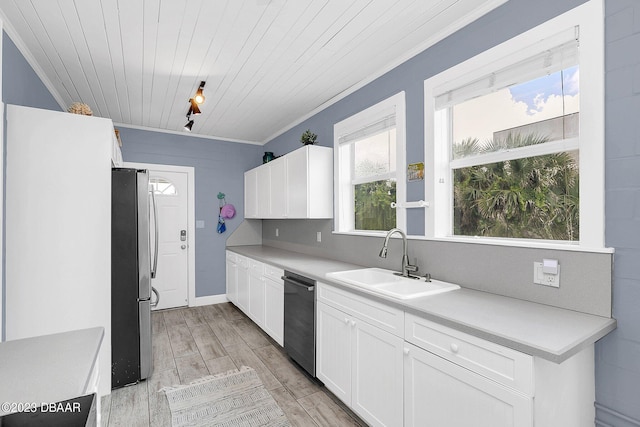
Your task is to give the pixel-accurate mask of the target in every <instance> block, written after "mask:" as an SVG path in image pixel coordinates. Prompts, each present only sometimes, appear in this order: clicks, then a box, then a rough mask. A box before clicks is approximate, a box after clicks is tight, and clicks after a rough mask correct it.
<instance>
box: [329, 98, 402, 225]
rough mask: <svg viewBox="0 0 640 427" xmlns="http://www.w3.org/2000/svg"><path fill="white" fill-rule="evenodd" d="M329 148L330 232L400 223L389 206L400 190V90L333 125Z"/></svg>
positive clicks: (400, 194)
mask: <svg viewBox="0 0 640 427" xmlns="http://www.w3.org/2000/svg"><path fill="white" fill-rule="evenodd" d="M334 146H335V148H334V150H335V156H336V161H335V164H336V165H337V167H336V175H337V176H336V180H335V181H336V192H335V194H336V195H337V197H336V215H335V218H336V231H342V232H379V231H386V230H389V229H391V228H394V227H397V226H404V215H403V214H400V213H399V212H397V210H396V208H393V207H392V203H393V202H398V201H401V200H403V194H404V178H403V177H404V166H403V164H404V163H403V162H404V94H403V93H401V94H399V95H396V96H394V97H391V98H389V99H387V100H385V101H382V102H380V103H378V104H376V105H374V106H373V107H371V108H369V109H367V110H365V111H363V112H361V113H358V114H356V115H354V116H351V117H349V118H348V119H346V120H344V121H342V122H340V123H337V124H336V125H335V128H334ZM399 162H401V163H399ZM400 175H402V177H401V176H400Z"/></svg>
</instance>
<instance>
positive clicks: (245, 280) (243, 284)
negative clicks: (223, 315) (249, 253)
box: [236, 255, 249, 313]
mask: <svg viewBox="0 0 640 427" xmlns="http://www.w3.org/2000/svg"><path fill="white" fill-rule="evenodd" d="M237 259H238V261H237V264H238V279H237V283H238V288H237V291H238V298H237V303H236V306H237V307H238V308H239V309H240V310H242V311H244V312H245V313H248V312H249V259H248V258H245V257H243V256H241V255H238V258H237Z"/></svg>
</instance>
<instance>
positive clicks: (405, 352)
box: [402, 348, 410, 356]
mask: <svg viewBox="0 0 640 427" xmlns="http://www.w3.org/2000/svg"><path fill="white" fill-rule="evenodd" d="M409 351H410V350H409V349H408V348H405V349H403V350H402V352H403V353H404V354H405V356H407V355H408V354H409Z"/></svg>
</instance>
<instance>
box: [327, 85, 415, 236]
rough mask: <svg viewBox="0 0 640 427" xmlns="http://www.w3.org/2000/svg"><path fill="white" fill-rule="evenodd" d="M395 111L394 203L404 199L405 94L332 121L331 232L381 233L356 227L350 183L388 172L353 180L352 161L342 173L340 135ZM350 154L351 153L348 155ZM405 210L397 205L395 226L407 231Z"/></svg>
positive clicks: (396, 95)
mask: <svg viewBox="0 0 640 427" xmlns="http://www.w3.org/2000/svg"><path fill="white" fill-rule="evenodd" d="M392 111H395V122H396V172H395V179H396V203H397V204H402V203H404V202H405V201H406V148H405V147H406V137H405V135H406V127H405V122H406V106H405V93H404V92H399V93H397V94H395V95H393V96H391V97H389V98H387V99H384V100H382V101H380V102H378V103H377V104H375V105H372V106H371V107H368V108H367V109H365V110H362V111H360V112H358V113H356V114H353V115H352V116H349V117H347V118H346V119H344V120H342V121H340V122H338V123H335V124H334V126H333V155H334V163H333V164H334V168H333V171H334V172H333V173H334V222H333V233H336V234H355V235H373V236H379V235H384V233H386V231H382V230H355V227H354V226H355V217H354V215H355V213H354V206H353V205H354V194H353V188H352V184H353V182H355V181H357V182H358V183H360V181H363V182H372V181H377V180H379V179H373V178H378V177H382V178H380V179H387V178H385V177H388V176H389V174H388V173H387V174H382V175H377V176H369V177H367V178H366V179H364V180H363V179H357V180H354V178H353V176H354V170H353V167H354V164H353V161H351V162H350V165H349V169H350V171H349V177H348V178H347V177H344V176H341V167H340V166H341V158H340V137H341V136H343V135H348V134H350V133H354V132H356V131H358V130H360V129H363V128H365V127H367V126H368V125H371V124H372V123H375V122H377V121H380V120H382V119H384V118H385V117H387V116H389V115H390V113H391V112H392ZM349 145H350V146H351V147H350V148H349V151H350V153H353V150H354V148H353V147H354V145H353V143H350V144H349ZM351 156H353V154H351ZM406 225H407V215H406V210H405V209H403V208H400V207H396V227H398V228H402V229H403V230H406Z"/></svg>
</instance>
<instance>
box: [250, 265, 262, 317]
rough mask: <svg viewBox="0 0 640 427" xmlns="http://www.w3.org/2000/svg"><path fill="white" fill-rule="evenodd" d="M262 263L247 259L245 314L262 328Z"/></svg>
mask: <svg viewBox="0 0 640 427" xmlns="http://www.w3.org/2000/svg"><path fill="white" fill-rule="evenodd" d="M263 274H264V264H262V263H261V262H258V261H254V260H252V259H250V260H249V311H248V313H247V315H248V316H249V317H250V318H251V320H253V321H254V322H255V323H256V325H258V326H260V327H261V328H263V329H264V278H263V277H262V276H263Z"/></svg>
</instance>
